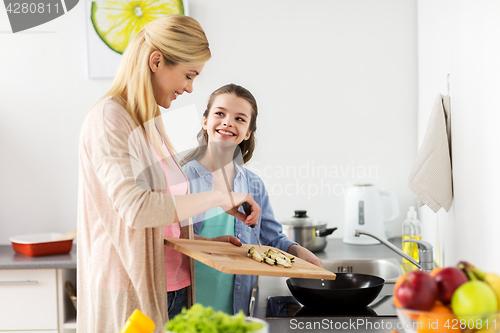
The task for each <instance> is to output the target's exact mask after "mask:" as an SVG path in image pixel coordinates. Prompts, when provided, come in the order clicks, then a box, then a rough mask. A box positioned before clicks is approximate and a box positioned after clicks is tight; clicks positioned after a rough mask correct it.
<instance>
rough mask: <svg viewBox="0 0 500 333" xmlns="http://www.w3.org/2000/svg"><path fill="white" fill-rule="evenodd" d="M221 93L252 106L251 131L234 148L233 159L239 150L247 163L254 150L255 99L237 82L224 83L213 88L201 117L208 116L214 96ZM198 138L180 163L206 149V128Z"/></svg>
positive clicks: (194, 157) (194, 158)
mask: <svg viewBox="0 0 500 333" xmlns="http://www.w3.org/2000/svg"><path fill="white" fill-rule="evenodd" d="M223 94H234V95H235V96H237V97H239V98H243V99H244V100H246V101H247V102H248V103H249V104H250V106H251V107H252V116H251V117H250V123H249V125H248V130H249V131H251V133H250V137H249V138H248V139H247V140H243V141H242V142H240V144H239V145H238V147H239V149H236V150H235V152H234V156H233V160H234V161H237V160H238V159H237V156H238V155H239V154H240V152H241V157H242V158H243V163H247V162H248V161H250V159H251V158H252V156H253V151H254V150H255V131H256V130H257V115H258V114H259V112H258V109H257V101H256V100H255V97H253V95H252V93H251V92H250V91H249V90H248V89H246V88H244V87H242V86H239V85H237V84H234V83H230V84H226V85H224V86H222V87H220V88H219V89H217V90H215V91H214V92H213V93H212V94H211V95H210V98H209V99H208V103H207V108H206V109H205V112H204V113H203V117H204V118H205V119H206V118H208V114H209V113H210V109H211V108H212V105H213V104H214V101H215V98H216V97H217V96H219V95H223ZM196 138H197V140H198V147H196V148H195V149H194V150H193V151H191V152H189V153H188V154H187V155H186V156H185V157H184V158H183V159H182V161H181V165H185V164H186V163H187V162H189V161H192V160H196V159H198V158H200V157H202V156H203V155H204V154H205V152H206V151H207V144H208V132H207V130H206V129H203V128H202V129H201V130H200V132H199V133H198V135H197V136H196Z"/></svg>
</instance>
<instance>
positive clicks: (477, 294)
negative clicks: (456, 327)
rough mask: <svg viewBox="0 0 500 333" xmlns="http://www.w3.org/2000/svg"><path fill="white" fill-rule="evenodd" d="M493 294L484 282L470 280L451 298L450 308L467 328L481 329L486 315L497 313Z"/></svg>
mask: <svg viewBox="0 0 500 333" xmlns="http://www.w3.org/2000/svg"><path fill="white" fill-rule="evenodd" d="M497 306H498V304H497V299H496V295H495V292H494V291H493V289H491V287H490V286H488V285H487V284H486V283H485V282H483V281H479V280H472V281H469V282H466V283H464V284H462V285H461V286H460V287H458V288H457V289H456V290H455V292H454V293H453V296H452V298H451V308H452V310H453V313H454V314H455V315H456V316H457V318H458V320H461V319H464V320H465V321H466V325H467V326H468V328H481V326H480V325H482V322H481V321H482V320H484V319H486V315H487V314H488V313H490V314H491V313H492V312H496V311H497Z"/></svg>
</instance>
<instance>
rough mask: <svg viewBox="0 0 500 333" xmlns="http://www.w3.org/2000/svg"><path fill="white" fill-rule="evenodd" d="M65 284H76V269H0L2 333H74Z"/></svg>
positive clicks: (70, 306)
mask: <svg viewBox="0 0 500 333" xmlns="http://www.w3.org/2000/svg"><path fill="white" fill-rule="evenodd" d="M66 281H72V283H73V284H76V269H3V270H0V332H1V333H9V332H15V333H35V332H44V333H70V332H75V331H76V310H75V308H74V306H73V304H72V302H71V299H70V298H69V297H68V295H67V293H66V289H65V287H64V284H65V282H66Z"/></svg>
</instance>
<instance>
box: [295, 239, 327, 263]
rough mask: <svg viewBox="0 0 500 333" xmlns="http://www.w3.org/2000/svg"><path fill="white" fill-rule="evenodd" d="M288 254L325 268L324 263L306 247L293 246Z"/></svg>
mask: <svg viewBox="0 0 500 333" xmlns="http://www.w3.org/2000/svg"><path fill="white" fill-rule="evenodd" d="M287 252H288V253H290V254H293V255H294V256H297V257H299V258H300V259H304V260H305V261H308V262H310V263H311V264H313V265H316V266H319V267H323V262H322V261H321V260H320V259H319V258H318V257H316V256H315V255H314V253H312V252H311V251H309V250H308V249H306V248H305V247H302V246H299V245H295V244H293V245H290V247H289V248H288V251H287Z"/></svg>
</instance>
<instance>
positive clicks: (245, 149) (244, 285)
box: [182, 84, 322, 314]
mask: <svg viewBox="0 0 500 333" xmlns="http://www.w3.org/2000/svg"><path fill="white" fill-rule="evenodd" d="M203 117H204V120H203V128H202V130H201V131H200V133H199V134H198V141H199V143H200V145H199V147H198V148H196V149H195V150H194V151H193V152H191V153H190V154H188V155H187V156H186V157H185V158H184V160H183V162H182V163H183V164H185V165H184V166H183V170H184V172H185V174H186V176H187V177H188V179H189V184H190V190H191V193H198V192H206V191H226V192H228V191H234V192H241V193H249V194H251V195H252V197H253V198H254V199H255V201H256V202H257V203H258V204H259V206H260V207H261V215H260V218H259V220H258V224H257V226H256V227H255V231H256V233H257V237H258V238H259V240H260V243H261V244H262V245H268V246H273V247H276V248H278V249H281V250H283V251H287V252H289V253H291V254H293V255H295V256H297V257H299V258H302V259H304V260H307V261H309V262H311V263H313V264H315V265H318V266H322V263H321V260H319V259H318V258H317V257H316V256H315V255H314V254H313V253H311V252H310V251H309V250H307V249H306V248H303V247H301V246H299V245H298V244H297V243H294V242H292V241H290V240H289V239H288V238H287V237H286V236H285V235H284V234H283V233H282V226H281V224H279V223H278V222H277V221H276V220H275V218H274V214H273V210H272V208H271V204H270V202H269V195H268V193H267V191H266V188H265V186H264V183H263V181H262V180H261V179H260V178H259V177H258V176H257V175H256V174H254V173H253V172H251V171H248V170H247V169H245V168H244V167H242V166H241V165H242V164H243V163H246V162H248V161H249V160H250V159H251V158H252V154H253V151H254V148H255V131H256V129H257V126H256V122H257V102H256V101H255V98H254V97H253V95H252V94H251V93H250V92H249V91H248V90H247V89H245V88H243V87H241V86H238V85H235V84H228V85H225V86H223V87H221V88H219V89H217V90H216V91H214V92H213V93H212V95H211V96H210V98H209V101H208V105H207V109H206V110H205V113H204V114H203ZM238 161H239V163H237V162H238ZM193 222H194V225H193V227H194V232H195V233H196V234H199V235H200V236H202V237H208V238H213V237H217V236H220V235H233V236H236V237H237V238H238V239H239V240H240V241H241V243H243V244H258V243H257V240H256V239H255V234H254V232H253V230H252V229H251V228H250V227H248V226H247V225H245V224H244V223H243V222H241V221H240V220H238V219H237V218H235V217H233V216H230V215H228V214H226V213H224V211H222V210H221V209H218V208H214V209H211V210H209V211H207V212H206V213H202V214H199V215H197V216H195V217H194V218H193ZM254 282H255V276H250V275H232V274H226V273H222V272H219V271H217V270H215V269H213V268H210V267H208V266H206V265H204V264H202V263H200V262H198V261H196V262H195V286H196V302H197V303H201V304H203V305H205V306H212V307H213V308H214V309H215V310H222V311H224V312H226V313H229V314H233V313H237V312H238V311H240V310H243V312H244V313H246V314H248V312H249V303H250V295H251V292H252V288H253V285H254Z"/></svg>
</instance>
